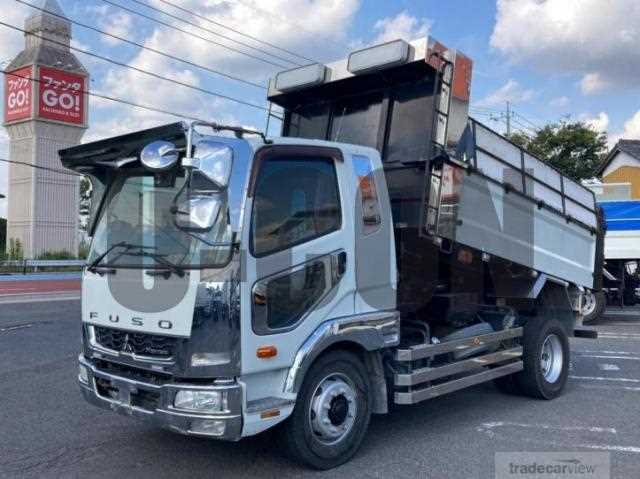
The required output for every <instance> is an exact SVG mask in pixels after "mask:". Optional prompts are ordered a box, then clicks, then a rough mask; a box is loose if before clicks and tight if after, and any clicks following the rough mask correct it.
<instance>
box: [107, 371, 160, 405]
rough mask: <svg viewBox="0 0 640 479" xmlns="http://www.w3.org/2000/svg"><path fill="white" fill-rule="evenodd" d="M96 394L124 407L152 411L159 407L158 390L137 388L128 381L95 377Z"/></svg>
mask: <svg viewBox="0 0 640 479" xmlns="http://www.w3.org/2000/svg"><path fill="white" fill-rule="evenodd" d="M95 385H96V392H97V394H98V395H99V396H100V397H102V398H103V399H106V400H108V401H110V402H112V403H115V404H117V405H119V406H122V407H125V408H137V409H143V410H145V411H149V412H154V411H155V410H156V409H157V408H159V407H160V398H161V395H160V392H158V391H152V390H147V389H141V388H138V387H136V386H134V385H132V384H130V383H126V382H118V381H112V380H110V379H106V378H95Z"/></svg>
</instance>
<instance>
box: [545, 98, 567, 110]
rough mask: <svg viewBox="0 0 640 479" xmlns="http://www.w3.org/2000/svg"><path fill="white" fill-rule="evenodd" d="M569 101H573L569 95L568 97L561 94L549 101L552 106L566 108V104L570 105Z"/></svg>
mask: <svg viewBox="0 0 640 479" xmlns="http://www.w3.org/2000/svg"><path fill="white" fill-rule="evenodd" d="M569 103H571V100H570V99H569V97H567V96H559V97H557V98H553V99H552V100H551V101H550V102H549V106H550V107H551V108H564V107H566V106H569Z"/></svg>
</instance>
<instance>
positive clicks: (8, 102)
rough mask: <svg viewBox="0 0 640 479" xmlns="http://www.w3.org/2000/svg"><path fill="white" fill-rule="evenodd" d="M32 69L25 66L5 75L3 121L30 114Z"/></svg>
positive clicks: (22, 118) (23, 117) (22, 117)
mask: <svg viewBox="0 0 640 479" xmlns="http://www.w3.org/2000/svg"><path fill="white" fill-rule="evenodd" d="M32 71H33V70H32V68H31V67H25V68H21V69H20V70H16V71H13V72H10V73H7V74H6V75H5V84H4V121H6V122H7V123H8V122H11V121H17V120H24V119H25V118H29V117H30V116H31V105H32V104H33V98H32V91H33V90H32V88H31V84H32V82H31V78H32V76H31V75H32Z"/></svg>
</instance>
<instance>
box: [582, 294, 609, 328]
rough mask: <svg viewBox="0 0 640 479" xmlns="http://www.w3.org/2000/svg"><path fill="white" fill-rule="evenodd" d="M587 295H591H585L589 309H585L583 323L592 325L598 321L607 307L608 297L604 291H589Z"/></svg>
mask: <svg viewBox="0 0 640 479" xmlns="http://www.w3.org/2000/svg"><path fill="white" fill-rule="evenodd" d="M587 295H589V297H587V296H586V295H585V301H586V302H587V305H586V306H587V309H586V310H585V309H583V318H582V322H583V323H584V324H590V323H594V322H596V321H598V320H599V319H600V318H601V317H602V314H603V313H604V310H605V308H606V307H607V297H606V295H605V294H604V291H589V292H588V293H587Z"/></svg>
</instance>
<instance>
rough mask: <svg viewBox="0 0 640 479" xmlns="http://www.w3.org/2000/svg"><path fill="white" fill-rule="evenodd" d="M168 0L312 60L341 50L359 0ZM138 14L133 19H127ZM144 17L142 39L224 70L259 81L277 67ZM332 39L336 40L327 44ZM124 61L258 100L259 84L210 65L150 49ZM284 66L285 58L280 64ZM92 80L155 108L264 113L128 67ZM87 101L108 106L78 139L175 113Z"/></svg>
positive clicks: (230, 118)
mask: <svg viewBox="0 0 640 479" xmlns="http://www.w3.org/2000/svg"><path fill="white" fill-rule="evenodd" d="M174 2H175V3H176V4H177V5H180V6H181V7H183V8H187V9H190V10H193V11H197V12H198V13H199V14H200V15H203V16H205V17H207V18H210V19H213V20H215V21H216V22H220V23H222V24H225V25H228V26H229V27H231V28H235V29H237V30H241V31H242V32H244V33H246V34H248V35H251V36H252V37H255V38H258V39H261V40H263V41H265V42H268V43H270V44H273V45H277V46H279V47H280V48H283V49H287V50H291V51H295V52H298V53H300V54H301V55H305V56H309V57H310V58H318V56H320V57H321V58H318V59H320V60H322V59H324V60H331V59H333V58H335V56H336V55H337V56H342V55H343V53H344V52H341V51H339V50H340V48H342V47H341V46H340V43H341V41H342V40H343V39H345V38H346V37H347V36H348V32H349V27H350V25H351V22H352V20H353V16H354V15H355V13H356V11H357V10H358V8H359V6H360V0H344V1H339V0H327V1H323V2H321V3H320V2H316V1H313V0H264V1H261V2H260V3H257V2H256V6H255V8H252V7H251V6H250V4H249V6H247V5H245V2H243V3H242V4H240V3H236V2H233V3H230V2H218V1H217V0H215V1H208V2H204V5H203V2H202V1H201V0H174ZM153 3H154V4H155V5H156V6H157V7H158V8H162V9H163V10H167V11H169V10H170V9H169V8H168V7H167V5H166V4H163V3H161V2H159V0H154V1H153ZM302 11H304V12H305V15H299V12H302ZM180 16H182V15H180ZM138 20H139V19H135V22H137V21H138ZM163 21H166V22H172V23H175V25H176V26H179V27H180V28H183V29H184V28H185V26H184V25H183V24H180V23H179V22H177V21H172V20H169V19H166V18H163ZM190 21H193V22H195V23H198V24H200V25H201V26H202V27H203V28H206V29H208V30H214V31H220V32H223V33H224V35H226V36H230V37H233V38H238V39H239V40H240V41H242V42H244V43H247V44H252V45H256V48H260V49H262V50H265V51H270V52H272V53H274V54H275V55H278V56H283V57H290V58H292V59H294V58H295V57H291V56H290V55H288V54H287V53H285V52H282V51H279V50H277V49H274V48H272V47H269V46H266V45H264V44H262V45H261V44H259V43H257V42H256V41H254V40H251V39H249V38H246V37H241V36H239V35H237V34H234V33H232V32H230V31H225V30H223V29H221V28H216V27H214V26H212V25H211V24H210V23H209V22H206V21H205V20H202V19H198V18H193V17H192V18H190ZM150 25H151V26H153V27H155V30H153V31H152V32H151V33H150V34H149V35H148V36H147V38H146V39H145V40H144V41H143V43H144V44H145V45H146V46H148V47H152V48H154V49H157V50H160V51H164V52H167V53H170V54H172V55H175V56H178V57H180V58H184V59H185V60H189V61H191V62H194V63H198V64H201V65H205V66H208V67H211V68H213V69H216V70H220V71H223V72H227V73H230V74H232V75H234V76H236V77H240V78H242V79H245V80H249V81H252V82H256V83H262V84H265V85H266V80H267V78H269V77H270V76H273V75H274V74H275V73H276V72H278V71H279V70H283V69H285V68H284V67H283V68H280V67H276V66H272V65H268V64H265V63H261V62H258V61H256V60H252V59H250V58H248V57H246V56H244V55H241V54H239V53H234V52H231V51H229V50H227V49H224V48H221V47H216V46H214V45H212V44H211V43H209V42H206V41H204V40H202V39H198V38H194V37H193V36H189V35H185V34H183V33H181V32H178V31H176V30H172V29H169V28H166V27H162V26H158V25H153V24H150ZM189 30H190V31H193V32H194V33H197V34H198V35H200V36H204V37H207V38H211V39H212V40H215V41H216V42H220V43H223V44H227V45H230V46H232V47H233V48H237V49H240V50H244V51H250V52H251V54H253V55H256V56H261V57H266V55H265V54H264V53H260V52H258V51H257V50H250V49H249V48H246V47H241V46H239V45H237V44H233V43H232V42H229V41H228V40H224V39H221V38H219V37H218V38H216V37H215V36H213V35H212V34H211V33H207V32H205V31H200V30H196V29H193V28H189ZM292 32H295V34H292ZM336 43H338V45H335V44H336ZM319 47H322V48H319ZM320 52H322V54H321V55H320V54H319V53H320ZM325 55H331V57H329V58H323V57H324V56H325ZM271 59H272V60H273V61H275V62H278V63H280V62H282V61H281V60H278V59H274V58H273V57H271ZM296 60H297V61H299V62H301V63H303V62H304V60H301V59H299V58H298V59H296ZM130 65H132V66H135V67H138V68H141V69H144V70H149V71H153V72H159V73H161V74H162V75H163V76H165V77H169V78H172V79H175V80H178V81H181V82H183V83H187V84H191V85H196V86H199V87H201V88H205V89H207V90H212V91H216V92H220V93H224V94H229V95H230V96H233V97H236V98H240V99H243V100H246V101H249V102H251V103H255V104H261V105H265V106H266V92H265V91H261V90H259V89H257V88H253V87H250V86H246V85H242V84H239V83H237V82H233V81H229V80H225V79H223V78H221V77H216V76H215V75H213V74H211V73H203V71H202V70H200V69H195V68H191V67H185V65H183V64H181V63H179V62H175V61H172V60H169V59H167V58H165V57H161V56H159V55H157V54H155V53H152V52H150V51H140V52H138V53H137V54H136V56H135V57H134V58H133V59H132V60H131V62H130ZM287 67H290V66H289V65H288V66H287ZM99 80H100V81H99V82H98V83H99V84H98V86H97V87H96V89H97V90H99V91H100V92H101V93H105V94H107V95H111V96H115V97H120V98H126V99H129V100H131V101H134V102H135V103H139V104H144V105H152V106H154V107H156V108H160V109H163V110H170V111H175V112H180V113H185V114H189V115H190V116H195V117H199V118H206V119H208V120H215V121H221V122H227V123H235V124H249V123H254V122H255V121H257V120H256V117H257V116H259V121H263V118H264V113H262V112H260V111H258V110H252V109H251V108H246V107H243V106H239V105H237V104H235V103H233V102H229V101H226V100H221V99H216V98H215V97H212V96H209V95H206V94H203V93H199V92H197V91H194V90H191V89H188V88H185V87H181V86H178V85H175V84H171V83H169V82H165V81H162V80H158V79H154V78H151V77H149V76H146V75H144V74H141V73H137V72H134V71H131V70H126V69H122V68H112V69H110V70H109V71H108V73H107V74H106V75H105V76H103V77H102V78H100V79H99ZM92 104H93V105H94V107H97V108H98V109H99V110H100V111H101V112H102V113H105V112H108V114H109V119H108V120H107V121H104V122H101V123H100V124H98V125H95V126H93V127H92V128H91V130H90V131H89V134H88V135H87V136H86V137H85V141H88V140H94V139H97V138H101V137H104V136H111V135H114V134H117V133H123V132H125V131H131V130H136V129H141V128H145V127H151V126H155V125H157V124H159V123H166V122H167V121H174V120H175V118H170V117H167V116H166V115H162V114H157V113H153V112H147V111H144V110H140V109H132V108H129V107H126V106H119V105H117V104H114V103H113V102H109V101H106V100H100V99H96V98H93V99H92ZM256 114H257V115H256ZM101 116H103V115H101Z"/></svg>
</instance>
